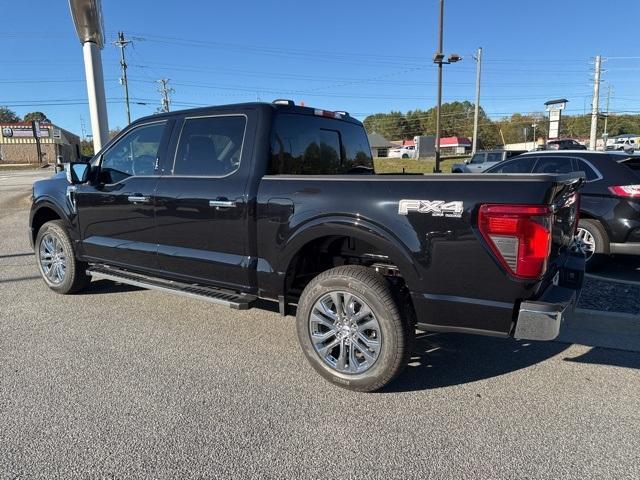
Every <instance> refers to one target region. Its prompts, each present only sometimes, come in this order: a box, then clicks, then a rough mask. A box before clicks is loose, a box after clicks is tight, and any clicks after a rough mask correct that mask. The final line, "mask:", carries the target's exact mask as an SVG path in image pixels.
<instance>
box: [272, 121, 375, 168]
mask: <svg viewBox="0 0 640 480" xmlns="http://www.w3.org/2000/svg"><path fill="white" fill-rule="evenodd" d="M341 173H373V159H372V158H371V150H370V148H369V141H368V139H367V136H366V133H365V131H364V128H362V126H360V125H356V124H353V123H349V122H345V121H341V120H335V119H328V118H321V117H320V118H319V117H315V116H311V115H298V114H279V115H278V116H277V117H276V119H275V121H274V125H273V131H272V134H271V160H270V162H269V175H332V174H341Z"/></svg>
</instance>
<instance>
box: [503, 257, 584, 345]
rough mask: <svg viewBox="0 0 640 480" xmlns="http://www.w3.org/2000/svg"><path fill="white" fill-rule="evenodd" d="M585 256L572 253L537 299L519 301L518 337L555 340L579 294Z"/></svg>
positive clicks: (516, 336) (516, 329)
mask: <svg viewBox="0 0 640 480" xmlns="http://www.w3.org/2000/svg"><path fill="white" fill-rule="evenodd" d="M584 263H585V261H584V256H583V255H581V254H574V255H571V257H570V259H569V261H568V262H567V263H566V264H565V265H564V266H563V267H562V268H561V269H560V271H559V272H558V274H557V281H554V282H553V284H552V285H550V286H549V288H547V290H546V291H545V292H544V293H543V294H542V296H541V297H540V298H539V299H538V300H535V301H526V302H522V303H521V304H520V310H519V312H518V319H517V322H516V328H515V330H514V332H513V336H514V337H515V338H520V339H523V340H554V339H555V338H556V337H557V336H558V335H559V333H560V325H561V324H562V322H563V321H565V320H566V319H567V318H568V317H570V316H571V315H572V314H573V311H574V309H575V305H576V303H577V302H578V298H579V297H580V290H581V288H582V281H583V278H584Z"/></svg>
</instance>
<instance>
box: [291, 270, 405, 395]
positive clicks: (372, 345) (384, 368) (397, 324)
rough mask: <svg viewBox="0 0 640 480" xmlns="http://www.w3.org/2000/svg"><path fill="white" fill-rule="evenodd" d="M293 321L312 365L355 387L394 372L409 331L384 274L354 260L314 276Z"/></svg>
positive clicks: (369, 387)
mask: <svg viewBox="0 0 640 480" xmlns="http://www.w3.org/2000/svg"><path fill="white" fill-rule="evenodd" d="M296 323H297V330H298V339H299V341H300V345H301V347H302V350H303V352H304V354H305V355H306V357H307V360H308V361H309V362H310V363H311V365H312V366H313V368H315V369H316V371H317V372H318V373H320V375H322V376H323V377H324V378H325V379H327V380H329V381H331V382H333V383H335V384H337V385H339V386H341V387H344V388H347V389H349V390H355V391H361V392H370V391H374V390H378V389H380V388H382V387H383V386H385V385H386V384H388V383H389V382H391V381H392V380H393V379H394V378H395V377H396V376H397V375H398V374H400V372H401V371H402V369H403V368H404V366H405V365H406V363H407V360H408V357H409V355H410V353H411V345H412V340H413V336H414V333H415V332H414V330H413V328H412V326H411V322H409V321H408V320H407V319H406V318H403V316H402V314H401V311H400V309H399V308H398V305H397V304H396V301H395V300H394V297H393V295H392V293H391V290H390V288H389V285H388V284H387V282H386V280H385V279H384V277H382V276H381V275H380V274H378V273H376V272H375V271H373V270H371V269H370V268H367V267H361V266H354V265H347V266H342V267H336V268H332V269H331V270H327V271H326V272H324V273H322V274H320V275H318V276H317V277H316V278H314V279H313V280H312V281H311V282H310V283H309V284H308V285H307V287H306V288H305V289H304V291H303V292H302V296H301V297H300V303H299V304H298V312H297V317H296Z"/></svg>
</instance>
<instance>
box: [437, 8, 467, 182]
mask: <svg viewBox="0 0 640 480" xmlns="http://www.w3.org/2000/svg"><path fill="white" fill-rule="evenodd" d="M443 23H444V0H440V20H439V22H438V51H437V52H436V53H435V55H434V56H433V63H436V64H437V65H438V100H437V103H436V145H435V147H436V166H435V167H434V168H433V173H440V172H441V170H440V110H441V109H442V65H444V64H449V63H455V62H459V61H460V60H462V57H461V56H460V55H456V54H455V53H453V54H451V55H449V58H448V59H447V60H446V61H445V60H444V53H442V26H443Z"/></svg>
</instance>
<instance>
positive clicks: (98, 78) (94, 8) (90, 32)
mask: <svg viewBox="0 0 640 480" xmlns="http://www.w3.org/2000/svg"><path fill="white" fill-rule="evenodd" d="M69 8H70V9H71V16H72V17H73V23H74V24H75V27H76V32H77V33H78V38H79V39H80V42H81V43H82V53H83V56H84V72H85V77H86V80H87V96H88V100H89V113H90V115H91V131H92V133H93V149H94V151H95V152H96V153H97V152H98V151H99V150H100V149H101V148H102V146H103V145H104V144H106V143H107V141H108V140H109V120H108V118H107V102H106V98H105V94H104V76H103V74H102V56H101V53H100V50H102V48H103V47H104V34H103V30H104V29H103V25H102V8H101V5H100V0H69Z"/></svg>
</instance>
